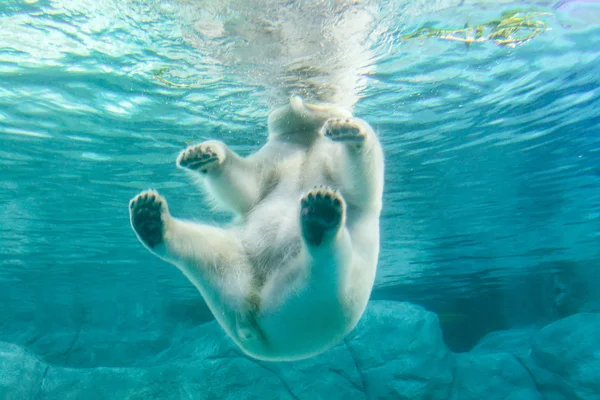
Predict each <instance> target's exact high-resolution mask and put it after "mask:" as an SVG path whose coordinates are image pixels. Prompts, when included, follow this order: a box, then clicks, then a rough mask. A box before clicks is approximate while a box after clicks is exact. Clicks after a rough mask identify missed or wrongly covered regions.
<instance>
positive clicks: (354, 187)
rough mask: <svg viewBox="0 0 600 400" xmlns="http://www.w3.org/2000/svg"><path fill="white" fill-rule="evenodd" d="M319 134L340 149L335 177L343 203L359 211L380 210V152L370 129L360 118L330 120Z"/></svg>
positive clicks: (381, 153)
mask: <svg viewBox="0 0 600 400" xmlns="http://www.w3.org/2000/svg"><path fill="white" fill-rule="evenodd" d="M322 133H323V135H324V136H325V137H327V138H329V139H330V140H332V141H334V142H336V143H338V144H339V145H340V146H341V147H342V149H343V150H342V159H341V160H340V162H341V164H342V165H341V166H340V168H339V171H341V172H340V173H339V176H337V177H336V178H337V180H338V181H339V182H340V184H341V187H342V192H343V193H344V198H345V200H346V202H348V203H349V204H352V205H354V206H358V207H361V208H363V207H369V206H371V205H377V206H379V207H380V206H381V205H380V204H379V203H380V201H381V195H382V193H383V169H384V165H383V150H382V149H381V144H380V143H379V139H378V138H377V135H375V132H373V129H372V128H371V127H370V126H369V124H367V123H366V122H365V121H363V120H361V119H360V118H331V119H329V120H328V121H327V122H326V123H325V125H324V126H323V128H322ZM374 202H377V204H374Z"/></svg>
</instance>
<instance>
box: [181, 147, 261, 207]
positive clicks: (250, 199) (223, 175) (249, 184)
mask: <svg viewBox="0 0 600 400" xmlns="http://www.w3.org/2000/svg"><path fill="white" fill-rule="evenodd" d="M177 166H178V167H179V168H182V169H184V170H186V171H188V172H191V173H192V174H194V175H196V176H198V177H201V178H202V180H203V182H204V183H205V186H206V189H207V190H208V192H209V193H210V194H211V195H212V196H213V197H214V198H215V200H216V201H217V202H218V203H219V205H221V206H222V207H224V208H226V209H228V210H230V211H234V212H237V213H239V214H244V213H246V212H248V211H249V210H250V208H251V207H252V205H254V203H255V202H256V201H257V200H258V197H259V196H260V184H261V182H260V179H259V173H258V171H257V167H256V166H255V165H254V164H252V163H250V162H248V161H247V160H245V159H243V158H241V157H240V156H238V155H237V154H236V153H235V152H233V151H232V150H231V149H229V148H228V147H227V145H225V143H223V142H221V141H218V140H209V141H206V142H203V143H200V144H197V145H194V146H190V147H188V148H187V149H185V150H183V151H182V152H181V153H180V154H179V156H178V157H177Z"/></svg>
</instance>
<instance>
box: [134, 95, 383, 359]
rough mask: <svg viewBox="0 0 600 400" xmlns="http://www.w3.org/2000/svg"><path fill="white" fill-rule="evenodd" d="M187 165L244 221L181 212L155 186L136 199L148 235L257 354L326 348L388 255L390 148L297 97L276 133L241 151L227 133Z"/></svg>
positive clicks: (150, 244)
mask: <svg viewBox="0 0 600 400" xmlns="http://www.w3.org/2000/svg"><path fill="white" fill-rule="evenodd" d="M177 165H178V166H179V167H180V168H183V169H185V170H186V171H189V172H190V173H191V174H194V175H196V176H202V181H203V184H204V185H205V188H206V189H207V191H208V193H209V194H210V195H212V196H213V197H214V200H215V201H216V202H218V203H219V204H220V205H221V206H223V207H225V208H227V209H229V210H231V211H233V212H234V213H235V214H236V215H237V220H236V221H235V222H234V223H233V224H232V225H231V226H229V227H224V228H218V227H213V226H209V225H203V224H197V223H193V222H189V221H183V220H178V219H175V218H173V217H171V215H170V214H169V211H168V209H167V204H166V201H165V200H164V199H163V198H162V197H161V196H160V195H158V193H156V192H154V191H147V192H143V193H141V194H139V195H138V196H136V198H134V199H133V200H132V201H131V203H130V212H131V223H132V226H133V228H134V230H135V232H136V234H137V235H138V238H139V239H140V241H141V242H142V243H143V244H144V245H145V246H146V247H147V248H148V249H149V250H150V251H151V252H153V253H154V254H156V255H157V256H159V257H161V258H162V259H164V260H166V261H168V262H170V263H172V264H175V265H176V266H177V267H178V268H179V269H180V270H181V271H182V272H183V273H184V274H185V275H186V276H187V278H188V279H189V280H190V281H191V282H192V283H193V284H194V285H195V286H196V287H197V288H198V290H199V291H200V293H201V294H202V296H203V297H204V299H205V301H206V303H207V304H208V306H209V307H210V309H211V311H212V312H213V314H214V316H215V318H216V319H217V321H218V322H219V323H220V324H221V326H222V327H223V328H224V330H225V331H226V332H227V334H228V335H229V336H230V337H231V338H232V339H233V340H234V341H235V342H236V343H237V344H238V345H239V346H240V348H241V349H242V350H243V351H244V352H245V353H247V354H248V355H250V356H252V357H255V358H258V359H263V360H272V361H282V360H297V359H302V358H307V357H311V356H313V355H317V354H319V353H321V352H323V351H325V350H326V349H328V348H329V347H331V346H332V345H334V344H336V343H338V342H339V341H340V340H342V339H343V338H344V336H345V335H346V334H348V333H349V332H350V331H351V330H352V329H353V328H354V326H355V325H356V323H357V322H358V320H359V319H360V317H361V315H362V313H363V311H364V309H365V307H366V305H367V302H368V299H369V296H370V293H371V289H372V287H373V282H374V279H375V271H376V266H377V259H378V254H379V215H380V212H381V206H382V204H381V202H382V193H383V168H384V165H383V152H382V150H381V146H380V144H379V141H378V139H377V137H376V135H375V134H374V132H373V130H372V129H371V128H370V127H369V125H368V124H366V123H365V122H364V121H362V120H360V119H357V118H353V117H352V116H351V115H350V113H349V112H347V111H345V110H343V109H340V108H337V107H333V106H312V105H308V104H304V103H303V102H302V100H301V99H300V98H298V97H294V98H292V99H291V101H290V104H289V105H288V106H286V107H283V108H280V109H278V110H276V111H274V112H273V113H272V114H271V115H270V117H269V139H268V141H267V143H266V144H265V146H263V147H262V148H261V149H260V150H259V151H258V152H256V153H255V154H253V155H251V156H249V157H247V158H241V157H239V156H237V155H236V154H235V153H233V152H232V151H231V150H230V149H228V148H227V147H226V146H225V144H223V143H222V142H219V141H208V142H204V143H202V144H200V145H196V146H192V147H190V148H188V149H186V150H184V151H183V152H182V153H181V154H180V156H179V158H178V160H177Z"/></svg>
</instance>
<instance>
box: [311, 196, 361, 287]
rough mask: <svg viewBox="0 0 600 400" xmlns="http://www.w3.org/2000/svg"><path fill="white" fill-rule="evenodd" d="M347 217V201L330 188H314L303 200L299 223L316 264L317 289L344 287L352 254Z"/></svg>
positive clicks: (312, 262) (312, 276)
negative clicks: (346, 223)
mask: <svg viewBox="0 0 600 400" xmlns="http://www.w3.org/2000/svg"><path fill="white" fill-rule="evenodd" d="M345 220H346V203H345V201H344V199H343V198H342V196H341V195H340V194H339V193H338V192H337V191H334V190H333V189H331V188H329V187H326V186H319V187H315V188H313V189H312V190H310V191H308V192H307V193H306V194H305V195H304V196H303V197H302V198H301V200H300V226H301V229H302V238H303V239H304V244H305V249H306V251H307V254H308V256H309V259H311V260H312V261H311V264H312V265H313V267H314V269H313V270H312V272H311V281H312V286H313V289H314V290H320V289H319V288H322V289H324V290H325V291H327V292H331V293H336V292H337V291H338V290H339V289H341V288H342V286H343V282H344V280H345V278H344V277H345V276H346V275H347V273H348V271H349V268H350V262H351V258H352V253H353V252H352V243H351V240H350V235H349V234H348V230H347V229H346V226H345Z"/></svg>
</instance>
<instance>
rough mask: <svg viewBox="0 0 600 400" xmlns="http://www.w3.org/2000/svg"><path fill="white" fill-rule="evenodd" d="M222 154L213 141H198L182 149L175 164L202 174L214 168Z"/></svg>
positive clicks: (220, 159) (218, 163) (219, 161)
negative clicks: (198, 142)
mask: <svg viewBox="0 0 600 400" xmlns="http://www.w3.org/2000/svg"><path fill="white" fill-rule="evenodd" d="M223 158H224V156H223V155H222V152H219V149H217V146H216V145H215V144H213V143H200V144H197V145H194V146H190V147H188V148H187V149H185V150H183V151H182V152H181V153H180V154H179V157H177V166H178V167H181V168H186V169H189V170H192V171H199V172H201V173H203V174H206V173H208V172H209V171H211V170H213V169H215V168H216V167H218V166H219V165H220V164H221V163H222V162H223Z"/></svg>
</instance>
